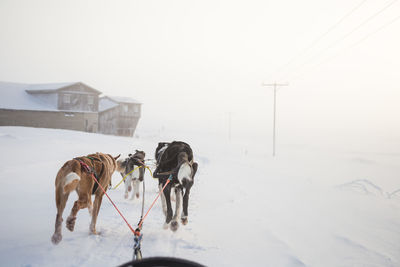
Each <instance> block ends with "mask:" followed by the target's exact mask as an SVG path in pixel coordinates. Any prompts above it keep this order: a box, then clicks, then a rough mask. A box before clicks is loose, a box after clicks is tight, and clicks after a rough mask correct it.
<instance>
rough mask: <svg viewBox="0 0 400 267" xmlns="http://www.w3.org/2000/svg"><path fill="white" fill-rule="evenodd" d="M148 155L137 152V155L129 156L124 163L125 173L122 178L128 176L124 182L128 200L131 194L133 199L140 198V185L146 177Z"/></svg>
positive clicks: (125, 194)
mask: <svg viewBox="0 0 400 267" xmlns="http://www.w3.org/2000/svg"><path fill="white" fill-rule="evenodd" d="M145 156H146V154H145V153H144V152H143V151H139V150H136V152H135V154H133V155H132V154H129V158H126V159H125V161H124V163H123V164H124V167H125V172H124V173H121V175H122V177H125V176H126V179H125V180H124V183H125V193H124V196H125V198H126V199H127V198H128V197H129V192H130V191H132V188H133V193H132V196H131V199H134V198H135V196H136V198H139V185H140V182H142V181H143V177H144V171H145V170H144V168H145V167H144V157H145Z"/></svg>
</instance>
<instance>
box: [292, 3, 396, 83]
mask: <svg viewBox="0 0 400 267" xmlns="http://www.w3.org/2000/svg"><path fill="white" fill-rule="evenodd" d="M395 2H397V0H392V1H391V2H389V3H388V4H387V5H385V6H384V7H383V8H381V9H380V10H378V12H375V13H374V14H372V15H371V16H369V17H368V18H367V19H365V20H364V21H362V22H361V23H360V24H358V25H357V26H356V27H354V28H353V29H352V30H351V31H349V32H348V33H346V34H345V35H344V36H343V37H341V38H340V39H338V40H336V41H334V42H332V43H331V44H330V45H329V46H328V47H326V48H325V49H323V50H321V51H320V52H319V53H318V54H317V55H314V56H313V57H311V58H310V59H309V60H306V61H304V62H303V64H301V65H300V66H299V67H297V68H296V69H295V70H294V72H295V71H296V70H298V69H302V68H303V67H304V66H305V65H307V64H308V63H309V62H312V61H315V59H316V58H319V57H320V56H321V55H322V54H324V53H325V52H326V51H327V50H329V49H331V48H332V47H335V46H336V45H337V44H338V43H340V42H342V41H343V40H345V39H347V38H348V37H349V36H351V35H352V34H353V33H354V32H356V31H358V30H359V29H360V28H362V27H363V26H364V25H365V24H367V23H368V22H370V21H371V20H373V19H374V18H376V17H377V16H378V15H380V14H381V13H382V12H384V11H385V10H386V9H388V8H389V7H390V6H392V5H393V4H394V3H395ZM287 76H289V75H286V77H285V78H287Z"/></svg>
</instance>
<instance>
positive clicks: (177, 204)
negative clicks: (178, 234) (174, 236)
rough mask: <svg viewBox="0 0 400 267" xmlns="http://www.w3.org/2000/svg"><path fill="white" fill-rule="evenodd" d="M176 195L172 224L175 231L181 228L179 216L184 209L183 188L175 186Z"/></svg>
mask: <svg viewBox="0 0 400 267" xmlns="http://www.w3.org/2000/svg"><path fill="white" fill-rule="evenodd" d="M175 197H176V202H175V214H174V216H173V217H172V221H171V225H170V229H171V230H172V231H174V232H175V231H176V230H178V228H179V223H178V217H180V215H181V211H182V189H180V188H175Z"/></svg>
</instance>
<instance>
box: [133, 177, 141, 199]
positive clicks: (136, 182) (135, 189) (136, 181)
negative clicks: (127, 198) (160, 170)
mask: <svg viewBox="0 0 400 267" xmlns="http://www.w3.org/2000/svg"><path fill="white" fill-rule="evenodd" d="M139 184H140V181H139V179H134V180H133V194H132V199H134V198H135V197H136V198H139V196H140V195H139Z"/></svg>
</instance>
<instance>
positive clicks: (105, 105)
mask: <svg viewBox="0 0 400 267" xmlns="http://www.w3.org/2000/svg"><path fill="white" fill-rule="evenodd" d="M117 106H118V103H116V102H114V101H112V100H111V99H109V98H107V97H101V98H100V99H99V112H102V111H105V110H108V109H110V108H115V107H117Z"/></svg>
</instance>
